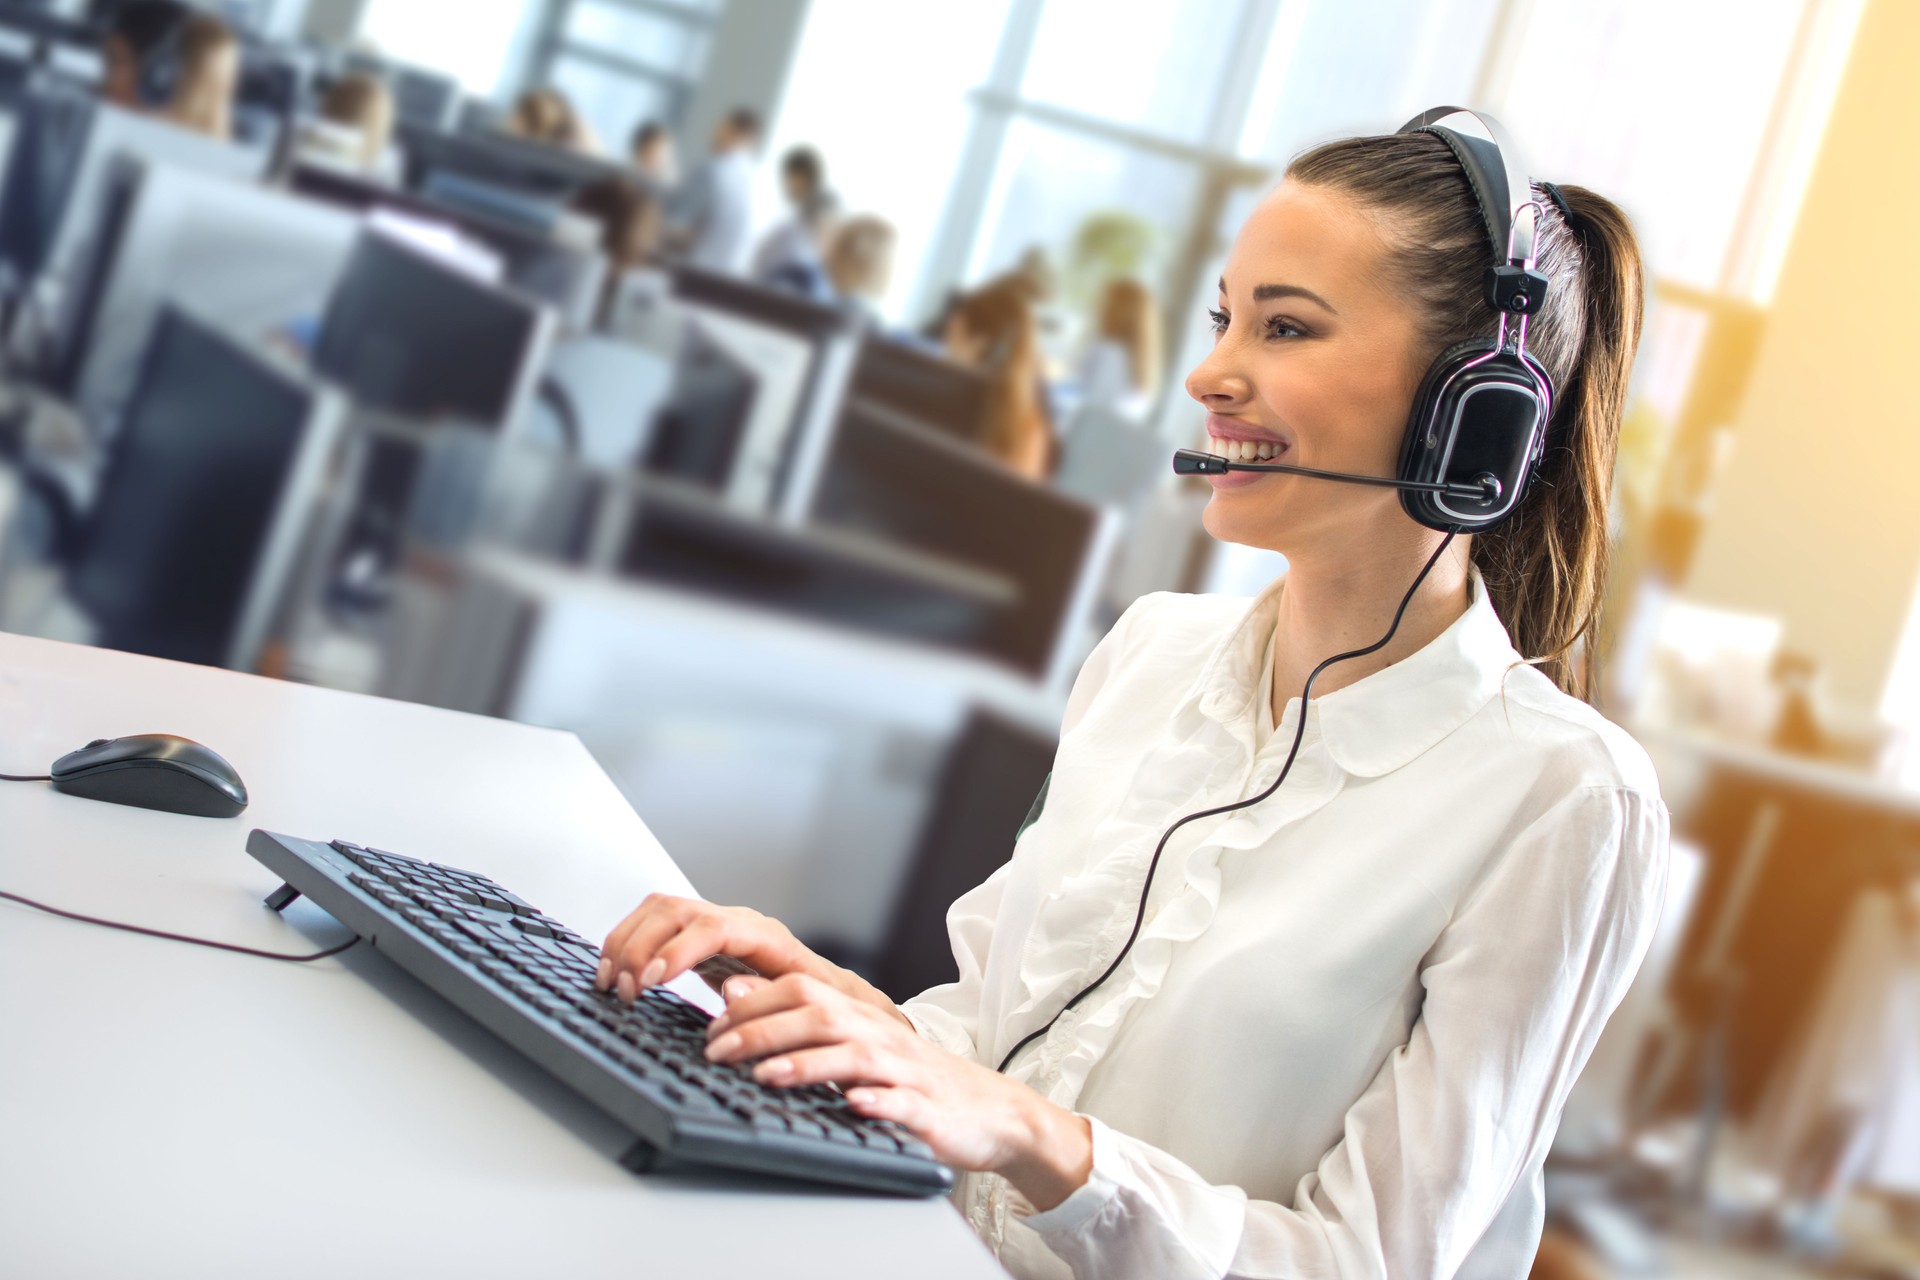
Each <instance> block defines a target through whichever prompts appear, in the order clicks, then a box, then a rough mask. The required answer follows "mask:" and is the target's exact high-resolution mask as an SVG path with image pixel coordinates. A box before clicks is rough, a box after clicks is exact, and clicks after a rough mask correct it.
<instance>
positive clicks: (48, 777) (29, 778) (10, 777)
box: [0, 773, 53, 782]
mask: <svg viewBox="0 0 1920 1280" xmlns="http://www.w3.org/2000/svg"><path fill="white" fill-rule="evenodd" d="M52 781H53V775H52V774H50V773H36V774H32V775H24V774H18V773H0V782H52Z"/></svg>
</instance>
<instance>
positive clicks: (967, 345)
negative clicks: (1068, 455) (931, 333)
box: [941, 276, 1057, 480]
mask: <svg viewBox="0 0 1920 1280" xmlns="http://www.w3.org/2000/svg"><path fill="white" fill-rule="evenodd" d="M941 336H942V338H943V340H944V341H945V343H946V348H947V354H948V355H949V356H951V357H952V358H953V359H954V360H956V361H958V362H959V363H961V364H963V365H966V366H968V367H969V368H973V369H978V370H980V371H981V372H982V373H984V374H986V375H987V376H988V377H989V378H991V379H992V380H993V391H992V394H991V396H990V398H989V401H988V408H987V422H986V428H985V430H984V431H983V433H982V439H983V440H984V441H985V444H986V447H987V451H988V452H989V453H991V454H993V456H994V457H996V458H998V459H1000V461H1002V462H1004V463H1006V464H1007V465H1008V466H1009V467H1011V468H1013V469H1014V470H1015V471H1017V472H1019V473H1020V474H1021V475H1023V476H1026V477H1028V478H1029V479H1033V480H1043V479H1045V478H1046V477H1047V476H1048V475H1049V474H1050V473H1051V472H1052V470H1053V463H1054V455H1055V453H1056V452H1057V450H1056V447H1055V441H1054V434H1053V424H1052V422H1051V420H1050V418H1049V416H1048V412H1047V403H1046V388H1045V386H1044V384H1043V383H1042V382H1041V372H1040V338H1039V333H1038V331H1037V326H1036V325H1035V322H1034V315H1033V301H1032V294H1031V292H1030V291H1029V289H1028V287H1027V284H1026V282H1025V281H1024V280H1023V279H1022V278H1021V277H1019V276H1003V277H1001V278H1000V279H999V280H996V281H993V282H992V283H989V284H987V285H985V286H983V287H981V288H979V289H976V290H974V291H973V292H972V293H967V294H962V295H961V296H960V297H959V298H957V299H956V300H955V301H954V303H953V305H952V307H951V308H949V310H948V311H947V317H946V322H945V326H944V329H943V330H942V335H941Z"/></svg>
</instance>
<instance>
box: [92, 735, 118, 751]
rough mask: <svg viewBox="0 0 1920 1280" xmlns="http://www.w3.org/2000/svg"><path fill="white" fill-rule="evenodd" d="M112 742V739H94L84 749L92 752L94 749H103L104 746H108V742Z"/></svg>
mask: <svg viewBox="0 0 1920 1280" xmlns="http://www.w3.org/2000/svg"><path fill="white" fill-rule="evenodd" d="M112 741H113V739H112V738H95V739H94V740H93V741H92V742H89V743H88V744H87V747H86V749H87V750H88V751H91V750H93V749H94V748H95V747H104V746H106V745H107V744H108V743H109V742H112Z"/></svg>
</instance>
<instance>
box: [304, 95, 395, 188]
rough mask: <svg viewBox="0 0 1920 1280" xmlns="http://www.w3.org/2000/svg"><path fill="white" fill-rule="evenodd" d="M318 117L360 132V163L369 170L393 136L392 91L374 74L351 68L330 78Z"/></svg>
mask: <svg viewBox="0 0 1920 1280" xmlns="http://www.w3.org/2000/svg"><path fill="white" fill-rule="evenodd" d="M320 116H321V118H322V119H323V120H330V121H332V122H333V123H335V124H343V125H348V126H351V127H352V128H355V129H358V130H359V131H360V157H359V159H360V166H361V168H363V169H371V168H373V167H374V166H375V165H377V164H379V163H380V157H381V156H382V155H383V154H385V152H386V150H387V144H388V143H389V142H390V141H392V139H393V92H392V90H390V89H388V88H387V82H386V81H384V80H382V79H380V78H379V77H378V76H371V75H368V74H367V73H366V72H364V71H355V72H353V73H351V74H349V75H345V76H342V77H341V78H340V79H338V80H336V81H334V83H333V86H332V87H331V88H329V89H328V90H327V96H326V99H325V101H323V102H322V103H321V104H320Z"/></svg>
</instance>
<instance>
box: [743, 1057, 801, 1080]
mask: <svg viewBox="0 0 1920 1280" xmlns="http://www.w3.org/2000/svg"><path fill="white" fill-rule="evenodd" d="M753 1074H754V1075H756V1076H758V1077H759V1078H760V1079H762V1080H785V1079H786V1078H787V1077H788V1076H790V1075H792V1074H793V1064H792V1063H791V1062H788V1061H787V1060H786V1059H785V1058H775V1059H773V1060H772V1061H771V1062H763V1063H761V1064H760V1065H759V1066H757V1067H755V1068H754V1070H753Z"/></svg>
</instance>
